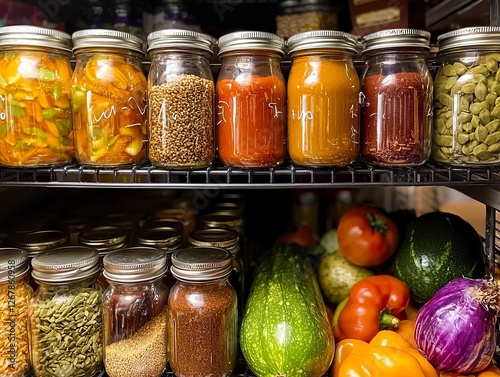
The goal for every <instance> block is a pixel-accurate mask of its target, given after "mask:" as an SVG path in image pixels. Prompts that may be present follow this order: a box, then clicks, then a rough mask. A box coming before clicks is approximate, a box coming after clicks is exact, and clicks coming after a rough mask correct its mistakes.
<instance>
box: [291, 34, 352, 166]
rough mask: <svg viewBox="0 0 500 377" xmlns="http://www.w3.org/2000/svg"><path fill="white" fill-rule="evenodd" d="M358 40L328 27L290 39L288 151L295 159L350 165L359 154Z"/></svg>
mask: <svg viewBox="0 0 500 377" xmlns="http://www.w3.org/2000/svg"><path fill="white" fill-rule="evenodd" d="M356 43H357V38H356V36H354V35H351V34H348V33H343V32H337V31H328V30H323V31H311V32H306V33H301V34H295V35H293V36H292V37H290V38H289V40H288V47H289V54H290V55H291V57H292V67H291V69H290V74H289V77H288V87H287V98H288V152H289V154H290V157H291V159H292V160H293V162H295V163H296V164H299V165H306V166H310V167H320V166H345V165H348V164H350V163H352V162H354V160H355V159H356V158H357V157H358V152H359V139H360V137H359V90H360V83H359V77H358V74H357V72H356V69H355V67H354V63H353V55H354V54H356V52H357V50H356Z"/></svg>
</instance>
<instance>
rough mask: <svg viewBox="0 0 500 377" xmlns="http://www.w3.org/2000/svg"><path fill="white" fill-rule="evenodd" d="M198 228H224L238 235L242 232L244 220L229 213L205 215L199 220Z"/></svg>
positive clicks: (219, 212) (221, 212) (218, 212)
mask: <svg viewBox="0 0 500 377" xmlns="http://www.w3.org/2000/svg"><path fill="white" fill-rule="evenodd" d="M199 222H200V228H202V229H204V228H224V229H231V230H234V231H236V232H238V233H241V232H242V231H243V228H244V226H245V219H244V218H243V217H242V216H239V215H237V214H235V213H234V212H231V211H217V212H215V211H214V212H209V213H206V214H204V215H202V216H200V218H199Z"/></svg>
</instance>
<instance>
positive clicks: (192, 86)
mask: <svg viewBox="0 0 500 377" xmlns="http://www.w3.org/2000/svg"><path fill="white" fill-rule="evenodd" d="M214 44H215V39H214V38H212V37H211V36H209V35H207V34H204V33H198V32H195V31H190V30H179V29H165V30H159V31H154V32H152V33H150V34H149V35H148V52H149V55H150V59H151V67H150V70H149V77H148V92H149V98H148V103H149V127H150V129H149V148H148V156H149V160H150V162H151V164H153V165H154V166H159V167H165V168H170V169H196V168H203V167H207V166H209V165H210V164H211V163H212V162H213V160H214V157H215V145H214V124H213V108H214V86H215V85H214V79H213V75H212V71H211V69H210V64H209V59H210V56H211V55H212V54H213V46H214Z"/></svg>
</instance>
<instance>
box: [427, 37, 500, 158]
mask: <svg viewBox="0 0 500 377" xmlns="http://www.w3.org/2000/svg"><path fill="white" fill-rule="evenodd" d="M498 38H500V27H473V28H464V29H459V30H454V31H452V32H449V33H445V34H442V35H440V36H438V46H439V52H438V58H439V60H440V68H439V70H438V72H437V74H436V78H435V81H434V134H433V138H432V158H433V159H434V160H435V161H437V162H440V163H443V164H448V165H457V166H460V165H461V166H482V165H483V166H487V165H492V164H498V163H499V162H500V70H499V62H500V41H498Z"/></svg>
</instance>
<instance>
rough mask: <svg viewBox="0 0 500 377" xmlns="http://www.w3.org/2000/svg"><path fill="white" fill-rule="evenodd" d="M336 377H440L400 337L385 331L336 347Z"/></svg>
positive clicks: (334, 373) (417, 352)
mask: <svg viewBox="0 0 500 377" xmlns="http://www.w3.org/2000/svg"><path fill="white" fill-rule="evenodd" d="M332 376H333V377H381V376H383V377H401V376H405V377H438V374H437V372H436V370H435V369H434V367H433V366H432V365H431V364H430V363H429V362H428V361H427V360H426V359H425V358H424V357H423V356H422V355H421V354H420V352H419V351H418V350H417V349H416V348H414V347H412V345H411V344H410V343H409V342H408V340H406V339H405V338H404V337H403V336H401V335H400V334H398V333H396V332H394V331H391V330H382V331H379V332H378V333H377V335H376V336H375V337H374V338H373V339H372V340H371V341H370V343H366V342H364V341H362V340H358V339H344V340H342V341H340V342H339V343H338V344H337V347H336V351H335V358H334V362H333V366H332Z"/></svg>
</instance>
